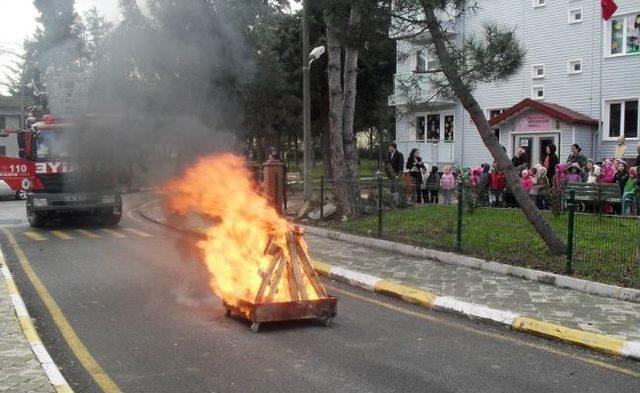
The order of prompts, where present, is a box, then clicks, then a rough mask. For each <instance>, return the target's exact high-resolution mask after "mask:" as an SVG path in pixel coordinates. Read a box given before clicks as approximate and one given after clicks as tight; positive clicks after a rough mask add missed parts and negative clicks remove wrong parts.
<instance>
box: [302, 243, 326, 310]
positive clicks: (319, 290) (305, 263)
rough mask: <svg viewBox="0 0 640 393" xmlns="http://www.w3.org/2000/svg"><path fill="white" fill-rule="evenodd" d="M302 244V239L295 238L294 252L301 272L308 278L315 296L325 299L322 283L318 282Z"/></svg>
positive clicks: (316, 274) (318, 278) (318, 279)
mask: <svg viewBox="0 0 640 393" xmlns="http://www.w3.org/2000/svg"><path fill="white" fill-rule="evenodd" d="M303 242H304V240H303V239H302V237H300V236H296V252H297V253H298V260H299V261H300V265H301V266H302V270H304V273H305V274H306V275H307V277H308V278H309V281H310V282H311V285H313V289H315V291H316V294H317V295H318V296H319V297H321V298H325V297H327V291H326V289H325V288H324V285H322V282H320V277H318V273H316V271H315V269H314V268H313V265H312V264H311V260H310V259H309V256H308V255H307V253H306V252H305V251H304V250H305V249H306V248H305V247H304V244H303Z"/></svg>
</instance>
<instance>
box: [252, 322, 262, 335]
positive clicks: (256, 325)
mask: <svg viewBox="0 0 640 393" xmlns="http://www.w3.org/2000/svg"><path fill="white" fill-rule="evenodd" d="M259 331H260V323H259V322H254V323H252V324H251V333H258V332H259Z"/></svg>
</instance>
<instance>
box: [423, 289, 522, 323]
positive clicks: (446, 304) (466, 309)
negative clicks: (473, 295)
mask: <svg viewBox="0 0 640 393" xmlns="http://www.w3.org/2000/svg"><path fill="white" fill-rule="evenodd" d="M433 307H434V308H437V309H443V310H449V311H455V312H457V313H460V314H465V315H467V316H470V317H476V318H480V319H485V320H489V321H493V322H497V323H500V324H504V325H507V326H511V325H512V324H513V321H515V319H516V318H518V317H519V316H520V315H518V314H516V313H513V312H511V311H502V310H496V309H493V308H489V307H486V306H482V305H479V304H473V303H467V302H463V301H462V300H458V299H456V298H453V297H449V296H440V297H438V298H436V300H435V301H434V302H433Z"/></svg>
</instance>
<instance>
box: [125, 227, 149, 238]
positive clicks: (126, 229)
mask: <svg viewBox="0 0 640 393" xmlns="http://www.w3.org/2000/svg"><path fill="white" fill-rule="evenodd" d="M123 230H124V231H127V232H129V233H133V234H134V235H138V236H140V237H153V235H149V234H148V233H146V232H142V231H140V230H138V229H135V228H123Z"/></svg>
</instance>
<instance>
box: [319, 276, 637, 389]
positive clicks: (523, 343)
mask: <svg viewBox="0 0 640 393" xmlns="http://www.w3.org/2000/svg"><path fill="white" fill-rule="evenodd" d="M331 289H332V290H333V291H336V292H338V293H341V294H343V295H346V296H349V297H352V298H354V299H358V300H362V301H365V302H368V303H373V304H376V305H378V306H380V307H384V308H387V309H389V310H393V311H396V312H398V313H401V314H404V315H408V316H411V317H414V318H418V319H422V320H424V321H429V322H434V323H438V324H441V325H445V326H449V327H452V328H455V329H458V330H464V331H466V332H470V333H474V334H477V335H480V336H485V337H491V338H494V339H496V340H500V341H507V342H510V343H513V344H516V345H520V346H527V347H530V348H535V349H537V350H540V351H545V352H549V353H552V354H554V355H558V356H562V357H566V358H570V359H574V360H577V361H579V362H583V363H586V364H590V365H592V366H596V367H600V368H604V369H607V370H610V371H615V372H618V373H621V374H625V375H629V376H631V377H634V378H640V372H637V371H633V370H629V369H626V368H623V367H618V366H614V365H612V364H609V363H606V362H603V361H600V360H596V359H590V358H586V357H582V356H578V355H574V354H571V353H568V352H564V351H561V350H559V349H555V348H551V347H548V346H546V345H542V344H536V343H531V342H526V341H524V340H521V339H518V338H516V337H509V336H504V335H501V334H497V333H491V332H486V331H482V330H478V329H475V328H471V327H468V326H465V325H463V324H461V323H457V322H453V321H447V320H445V319H441V318H438V317H435V316H433V315H427V314H423V313H419V312H415V311H411V310H408V309H405V308H402V307H399V306H394V305H393V304H389V303H386V302H383V301H380V300H376V299H370V298H368V297H366V296H361V295H358V294H355V293H351V292H348V291H345V290H342V289H338V288H336V287H332V288H331Z"/></svg>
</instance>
